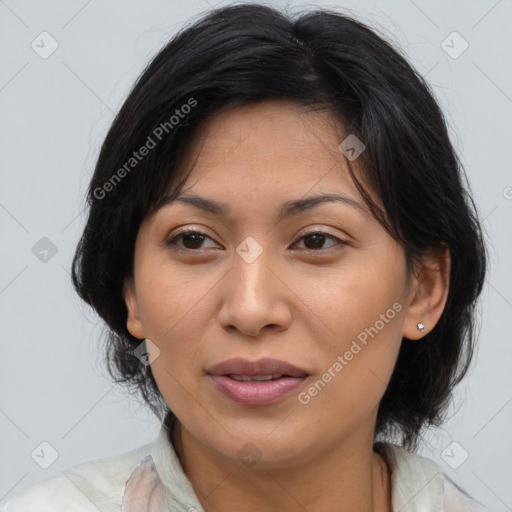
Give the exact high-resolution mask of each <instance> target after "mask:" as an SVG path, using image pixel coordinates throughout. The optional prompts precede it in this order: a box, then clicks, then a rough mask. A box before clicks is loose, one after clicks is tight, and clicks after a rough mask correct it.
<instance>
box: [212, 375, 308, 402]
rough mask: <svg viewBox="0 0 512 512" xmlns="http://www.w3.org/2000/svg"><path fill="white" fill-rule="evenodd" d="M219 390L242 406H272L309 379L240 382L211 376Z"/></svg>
mask: <svg viewBox="0 0 512 512" xmlns="http://www.w3.org/2000/svg"><path fill="white" fill-rule="evenodd" d="M210 377H211V378H212V380H213V382H214V383H215V385H216V386H217V389H218V390H219V391H220V392H221V393H222V394H223V395H225V396H227V397H228V398H230V399H231V400H233V401H234V402H236V403H239V404H242V405H270V404H273V403H275V402H278V401H279V400H282V399H283V398H285V397H287V396H288V395H290V394H291V393H292V392H293V391H295V390H296V389H297V388H298V387H299V386H300V385H301V384H302V383H303V382H304V381H305V380H306V378H307V377H283V378H281V379H276V380H268V381H258V382H256V381H252V382H248V381H245V382H243V381H239V380H234V379H231V378H229V377H228V376H226V375H210Z"/></svg>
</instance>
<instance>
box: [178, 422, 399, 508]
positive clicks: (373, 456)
mask: <svg viewBox="0 0 512 512" xmlns="http://www.w3.org/2000/svg"><path fill="white" fill-rule="evenodd" d="M171 432H172V434H171V438H172V442H173V446H174V448H175V451H176V454H177V455H178V458H179V459H180V462H181V465H182V467H183V470H184V472H185V474H186V475H187V477H188V478H189V480H190V482H191V484H192V487H193V488H194V490H195V492H196V494H197V496H198V498H199V501H200V502H201V504H202V506H203V508H204V510H205V512H218V511H221V510H222V511H223V512H235V511H236V512H240V511H243V512H256V511H261V510H279V511H282V512H295V511H297V510H315V512H339V511H340V510H343V511H344V512H390V511H391V489H390V475H389V468H388V466H387V464H386V462H385V460H384V459H383V458H382V457H381V456H380V455H379V454H377V453H375V452H373V435H372V436H371V437H369V436H367V438H366V439H359V440H355V439H350V440H346V441H344V442H340V443H337V445H336V447H329V449H328V450H326V451H325V453H321V454H318V455H317V456H316V457H315V458H313V459H310V460H308V461H307V462H302V463H301V464H300V465H299V464H298V463H297V464H295V465H290V466H287V467H285V468H284V467H283V468H279V469H271V470H267V469H258V464H256V465H255V466H254V467H251V468H246V467H243V466H242V467H241V466H240V465H239V464H236V463H231V462H229V461H226V459H222V458H220V457H219V456H218V455H217V454H215V453H212V451H211V450H209V449H208V447H206V446H204V445H203V444H201V443H200V442H198V441H197V440H196V439H195V438H194V437H193V436H192V435H191V434H190V433H189V432H188V431H187V430H186V429H184V428H183V427H182V425H181V424H180V423H179V422H178V421H176V423H175V425H174V427H173V428H172V431H171Z"/></svg>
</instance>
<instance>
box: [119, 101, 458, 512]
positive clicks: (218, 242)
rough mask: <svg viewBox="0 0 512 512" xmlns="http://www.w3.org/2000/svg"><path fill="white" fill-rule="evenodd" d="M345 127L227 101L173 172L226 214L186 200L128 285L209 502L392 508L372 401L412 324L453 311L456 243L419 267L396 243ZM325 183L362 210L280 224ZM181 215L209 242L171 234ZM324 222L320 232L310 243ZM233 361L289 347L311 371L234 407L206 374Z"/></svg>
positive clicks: (228, 508) (150, 234)
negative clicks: (275, 398)
mask: <svg viewBox="0 0 512 512" xmlns="http://www.w3.org/2000/svg"><path fill="white" fill-rule="evenodd" d="M346 136H347V134H346V133H343V128H342V127H341V126H340V125H339V123H337V122H336V121H335V120H334V119H333V118H332V117H331V115H330V114H328V113H326V112H319V111H317V112H310V111H308V110H306V109H305V108H303V107H301V106H297V105H295V104H292V103H288V102H286V101H277V100H273V101H264V102H261V103H258V104H252V105H247V106H243V107H237V108H235V109H231V110H227V111H224V112H222V113H218V114H216V115H214V116H213V117H211V118H210V119H209V120H207V121H206V122H204V123H203V124H202V125H201V127H200V130H199V131H198V133H197V134H196V137H195V139H194V141H193V143H192V144H191V145H190V146H189V148H188V150H187V152H186V154H185V156H184V158H183V160H182V162H181V165H180V168H179V169H178V172H177V174H176V175H175V176H174V178H173V179H177V178H179V177H181V176H184V175H185V174H184V173H186V172H189V171H190V170H191V169H192V172H191V174H190V175H189V176H188V178H187V181H186V186H185V188H186V189H187V191H186V193H187V194H192V193H193V194H195V195H198V196H201V197H206V198H209V199H214V200H216V201H219V202H222V203H224V204H226V205H227V206H228V207H229V208H230V215H228V216H226V217H224V216H217V215H214V214H211V213H207V212H204V211H202V210H200V209H198V208H196V207H194V206H192V205H189V204H186V203H181V202H175V203H172V204H170V205H167V206H165V207H163V208H162V209H160V210H158V211H157V212H156V214H154V215H153V216H151V217H149V218H147V219H146V220H145V221H144V222H143V223H142V225H141V226H140V230H139V233H138V236H137V240H136V244H135V261H134V275H133V278H129V279H127V280H126V283H125V288H124V299H125V302H126V305H127V310H128V318H127V325H128V329H129V331H130V333H132V335H133V336H136V337H137V338H139V339H144V338H148V339H150V340H151V341H152V342H153V343H154V344H155V345H156V346H157V347H158V349H159V350H160V354H159V355H158V357H156V358H155V360H154V361H153V362H152V363H151V369H152V372H153V375H154V377H155V379H156V382H157V384H158V387H159V389H160V391H161V393H162V395H163V397H164V399H165V400H166V402H167V404H168V405H169V407H170V408H171V410H172V411H173V412H174V413H175V415H176V416H177V418H178V420H179V422H178V425H177V428H176V429H175V430H174V431H173V443H174V446H175V449H176V452H177V454H178V456H179V458H180V460H181V463H182V466H183V468H184V470H185V472H186V474H187V476H188V478H189V479H190V481H191V483H192V485H193V487H194V489H195V491H196V494H197V495H198V497H199V499H200V501H201V503H202V505H203V507H204V509H205V511H206V512H210V511H221V510H222V511H224V512H232V511H233V512H234V511H237V512H240V511H243V512H249V511H261V510H265V511H274V510H275V511H284V512H288V511H290V512H291V511H297V510H308V511H313V510H314V511H315V512H334V511H336V512H338V511H339V510H343V511H346V512H350V511H354V512H355V511H357V512H361V511H379V512H384V511H390V510H391V488H390V474H389V468H388V467H387V465H386V463H385V461H384V460H383V459H382V458H381V457H380V456H379V455H378V454H376V453H374V452H373V442H374V434H375V422H376V417H377V408H378V405H379V402H380V400H381V398H382V395H383V393H384V391H385V388H386V385H387V383H388V381H389V379H390V376H391V374H392V371H393V368H394V365H395V362H396V358H397V354H398V350H399V347H400V344H401V342H402V337H403V336H404V337H406V338H408V340H405V341H404V342H405V343H421V340H420V338H421V337H423V336H424V335H425V334H426V333H427V332H428V331H429V330H431V329H432V328H433V327H434V326H435V324H436V322H437V321H438V319H439V317H440V316H441V313H442V311H443V308H444V305H445V302H446V297H447V293H448V283H449V279H448V277H449V255H448V253H445V254H440V255H433V254H432V255H429V256H428V257H425V258H424V259H423V261H421V262H420V263H419V264H418V265H417V266H415V268H414V271H413V273H412V274H411V275H408V274H407V272H406V265H405V254H404V251H403V249H402V247H401V246H400V245H399V244H398V243H397V242H396V241H394V240H393V239H392V238H391V236H390V235H389V234H388V233H387V232H386V231H385V230H384V228H383V227H382V226H381V225H380V224H379V223H378V222H377V220H376V219H375V218H374V217H372V216H371V215H370V213H369V212H368V210H367V209H366V207H365V205H364V202H363V201H362V199H361V197H360V195H359V193H358V192H357V189H356V187H355V185H354V184H353V182H352V180H351V179H350V176H349V173H348V170H347V164H346V161H345V159H344V157H343V155H342V154H341V152H340V151H339V149H338V145H339V144H340V142H341V141H342V140H344V138H345V137H346ZM351 163H352V165H353V166H355V168H357V163H358V161H357V160H355V161H353V162H351ZM367 190H368V188H367ZM370 192H371V191H370ZM321 193H337V194H340V195H343V196H345V197H349V198H351V199H353V200H354V201H357V202H358V203H359V204H361V205H362V206H363V210H359V209H357V208H354V207H352V206H350V205H348V204H345V203H341V202H327V203H323V204H320V205H318V206H316V207H315V208H313V209H311V210H308V211H305V212H302V213H299V214H298V215H296V216H294V217H290V218H288V219H284V220H281V221H279V222H277V221H276V215H277V211H278V208H279V207H280V205H281V204H282V203H283V202H285V201H289V200H295V199H299V198H303V197H304V196H306V195H308V196H309V195H316V194H321ZM373 197H374V199H375V200H376V201H377V203H378V204H379V205H380V201H379V199H378V198H377V197H375V196H373ZM178 227H180V228H184V227H185V228H190V229H196V230H199V231H201V232H202V233H204V234H205V235H206V237H205V238H204V239H202V241H201V239H199V240H198V239H195V238H190V237H189V238H187V237H184V238H183V237H182V238H179V239H177V240H175V242H174V243H175V245H173V246H168V245H166V240H168V239H171V238H173V237H174V236H175V235H176V233H177V228H178ZM318 231H321V232H322V233H324V234H325V238H321V237H320V239H315V238H314V237H313V238H311V236H309V237H306V238H304V235H305V234H307V233H309V234H310V233H312V232H318ZM249 236H250V237H252V238H254V239H255V240H256V241H257V242H258V244H259V245H260V246H261V248H262V253H261V254H260V255H259V256H258V257H257V258H256V259H255V260H254V261H253V262H252V263H248V262H247V261H246V260H244V259H243V258H242V257H240V256H239V255H238V253H237V252H236V248H237V247H238V246H239V245H240V244H241V243H242V241H243V240H244V239H246V238H247V237H249ZM330 236H333V237H336V238H335V239H332V238H330ZM336 239H339V240H342V241H345V242H346V243H345V244H342V243H340V242H338V241H337V240H336ZM173 248H174V249H173ZM397 302H398V303H399V304H400V305H401V310H400V311H399V312H397V313H396V315H395V316H394V318H393V319H392V320H389V321H388V322H387V323H385V326H384V328H381V329H380V330H379V331H378V334H377V335H375V336H374V337H373V338H369V341H368V343H367V345H366V346H363V348H362V349H361V351H360V352H358V353H357V355H354V357H353V358H352V359H351V360H350V361H348V362H347V364H346V366H344V368H343V369H342V371H341V372H338V373H337V374H336V376H335V377H334V378H332V379H331V380H330V382H329V383H328V384H327V385H326V386H325V387H324V388H323V389H322V390H321V391H320V392H319V393H318V394H317V395H316V396H314V397H312V398H311V401H310V402H309V403H307V404H305V405H304V404H302V403H300V402H299V401H298V399H297V396H298V394H299V392H301V391H304V390H307V389H308V387H309V386H310V385H311V384H312V383H314V382H316V381H317V380H318V379H319V378H320V377H321V376H322V374H324V373H325V372H326V371H327V370H328V368H329V367H331V368H332V366H333V364H334V362H335V361H336V360H337V357H338V356H339V355H343V354H345V352H346V351H347V350H349V348H350V346H351V343H352V341H353V340H355V339H357V335H358V334H359V333H361V332H362V331H364V329H365V328H368V327H370V326H374V325H375V323H376V321H377V320H379V318H381V317H380V315H381V314H385V313H386V311H387V310H389V309H390V308H392V305H393V304H394V303H397ZM419 321H421V322H423V324H424V325H425V331H424V332H420V331H419V330H418V329H417V323H418V322H419ZM414 340H420V341H414ZM150 354H151V350H150ZM237 356H238V357H244V358H246V359H249V360H257V359H260V358H263V357H272V358H277V359H281V360H285V361H288V362H290V363H292V364H294V365H296V366H298V367H299V368H302V369H304V370H305V371H306V372H307V373H308V374H310V377H308V379H307V381H306V382H305V383H304V385H303V386H302V387H301V388H300V389H299V390H298V391H297V392H296V393H293V394H292V395H290V396H288V397H287V398H285V399H284V400H281V401H280V402H278V403H275V404H272V405H268V406H263V407H254V406H253V407H251V406H244V405H239V404H236V403H234V402H232V401H230V400H229V399H227V398H226V397H224V396H223V395H221V394H220V393H219V392H218V391H217V389H216V388H215V386H214V385H213V383H212V382H211V380H210V378H209V377H208V375H207V374H206V373H205V370H206V369H207V368H209V367H211V366H212V365H214V364H216V363H218V362H220V361H224V360H226V359H229V358H232V357H237ZM150 357H151V356H150ZM247 443H252V445H253V446H254V447H255V450H256V451H257V453H258V454H259V456H260V458H259V460H258V461H257V462H256V463H255V464H253V465H247V464H246V463H244V462H243V461H242V460H241V459H240V458H239V456H238V453H239V451H240V450H242V449H247ZM244 447H245V448H244ZM253 450H254V449H253Z"/></svg>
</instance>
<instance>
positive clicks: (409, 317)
mask: <svg viewBox="0 0 512 512" xmlns="http://www.w3.org/2000/svg"><path fill="white" fill-rule="evenodd" d="M450 267H451V260H450V251H449V249H448V248H446V249H444V250H437V251H435V250H434V251H430V252H429V253H428V255H425V256H424V257H423V258H422V260H421V262H420V263H418V264H416V266H415V270H414V275H413V276H412V278H411V287H410V293H409V297H408V304H407V308H406V314H405V317H404V324H403V329H402V336H404V337H405V338H408V339H410V340H417V339H420V338H422V337H423V336H425V335H426V334H428V333H429V332H430V331H432V329H433V328H434V327H435V325H436V324H437V322H438V320H439V318H440V317H441V315H442V313H443V310H444V306H445V304H446V299H447V298H448V291H449V288H450ZM418 322H421V323H422V324H423V325H424V326H425V327H424V331H420V330H419V329H418Z"/></svg>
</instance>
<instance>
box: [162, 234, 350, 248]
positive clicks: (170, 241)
mask: <svg viewBox="0 0 512 512" xmlns="http://www.w3.org/2000/svg"><path fill="white" fill-rule="evenodd" d="M187 235H200V236H203V237H206V238H210V240H212V238H211V237H209V236H208V235H207V234H206V233H203V232H201V231H198V230H196V229H187V230H184V231H181V232H179V233H176V234H174V235H173V236H172V237H171V238H169V239H168V240H166V245H167V246H168V247H170V248H171V250H173V251H181V252H199V251H201V249H187V248H179V249H176V248H175V247H173V246H176V240H179V239H182V238H183V237H185V236H187ZM312 235H322V236H324V237H325V238H330V239H331V240H334V241H336V242H338V245H341V246H346V245H348V242H345V241H344V240H341V239H340V238H338V237H335V236H333V235H330V234H328V233H325V232H323V231H310V232H308V233H304V234H303V235H302V236H301V237H300V238H299V240H302V239H303V238H307V237H309V236H312ZM304 250H305V251H307V252H310V253H319V252H328V251H329V252H331V251H332V250H336V248H335V246H334V247H329V248H327V249H304Z"/></svg>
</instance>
